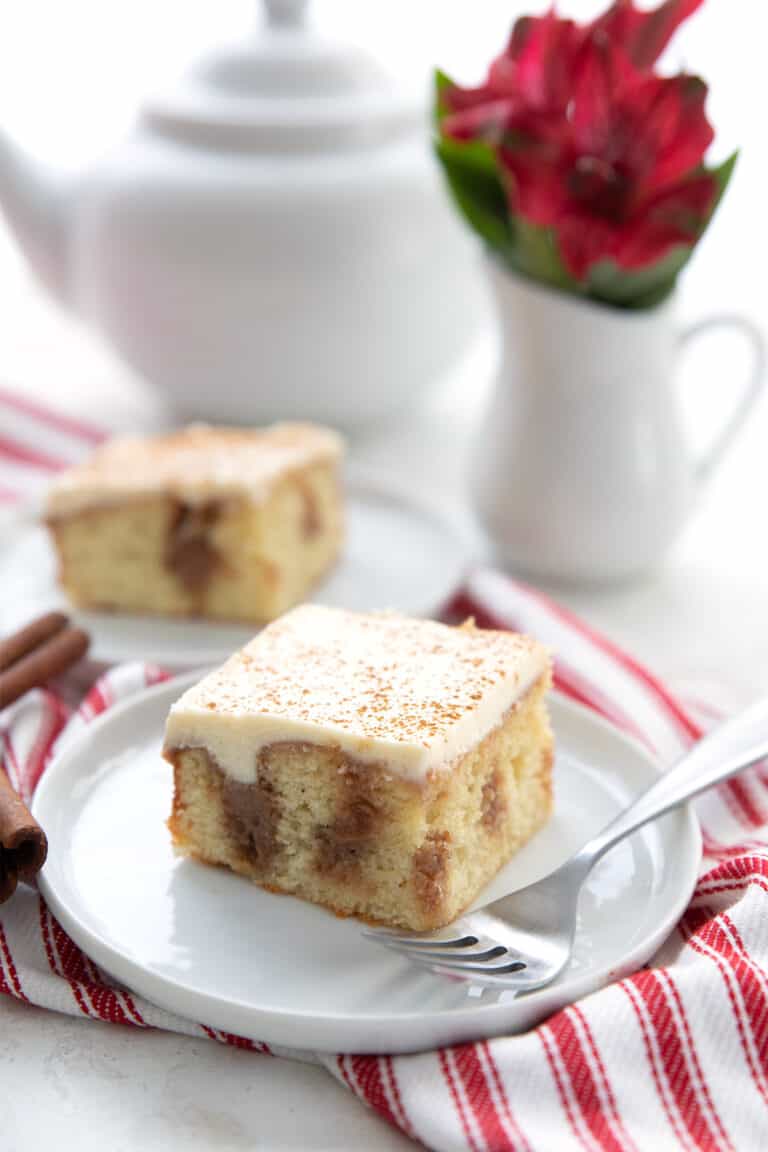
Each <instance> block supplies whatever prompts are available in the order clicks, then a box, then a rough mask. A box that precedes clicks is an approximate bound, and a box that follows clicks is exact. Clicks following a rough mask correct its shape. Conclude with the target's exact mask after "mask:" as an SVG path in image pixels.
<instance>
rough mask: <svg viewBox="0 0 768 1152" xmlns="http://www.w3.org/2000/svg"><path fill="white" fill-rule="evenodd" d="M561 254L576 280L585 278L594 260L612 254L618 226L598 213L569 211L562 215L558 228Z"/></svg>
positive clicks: (596, 260)
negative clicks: (571, 213)
mask: <svg viewBox="0 0 768 1152" xmlns="http://www.w3.org/2000/svg"><path fill="white" fill-rule="evenodd" d="M556 233H557V238H558V241H559V245H560V255H561V256H562V258H563V262H564V264H565V266H566V268H567V269H568V271H569V272H570V273H571V275H572V276H573V277H574V279H576V280H580V281H583V280H584V278H585V277H586V275H587V272H588V271H589V269H590V268H591V266H592V265H593V264H596V263H597V262H598V261H599V260H604V259H605V258H606V257H607V256H610V255H612V253H613V250H614V248H615V243H616V229H615V227H614V226H613V225H611V224H610V223H609V222H608V221H607V220H602V219H600V218H599V217H595V216H585V215H578V214H574V215H569V216H564V217H562V218H561V219H560V221H559V223H558V225H557V229H556Z"/></svg>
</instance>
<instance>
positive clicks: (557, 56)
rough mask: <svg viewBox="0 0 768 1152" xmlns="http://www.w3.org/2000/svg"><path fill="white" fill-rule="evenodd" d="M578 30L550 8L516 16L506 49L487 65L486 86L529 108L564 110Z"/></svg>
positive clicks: (576, 26)
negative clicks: (545, 11) (534, 13)
mask: <svg viewBox="0 0 768 1152" xmlns="http://www.w3.org/2000/svg"><path fill="white" fill-rule="evenodd" d="M582 34H583V32H582V29H581V28H579V26H578V25H577V24H575V23H574V22H573V20H561V19H560V18H559V17H558V16H557V15H556V14H555V11H554V8H552V9H550V11H549V12H547V13H546V15H544V16H522V17H520V19H519V20H517V21H516V22H515V25H514V27H513V29H512V34H511V36H510V39H509V44H508V46H507V50H506V52H504V53H503V54H502V55H501V56H499V57H498V58H497V59H496V60H494V62H493V64H492V65H491V67H490V69H489V72H488V83H489V85H490V87H491V88H493V89H494V90H495V91H496V92H499V93H504V94H505V95H514V96H516V97H518V98H519V99H520V100H522V101H524V102H525V103H526V104H527V105H528V106H530V107H531V108H534V109H539V110H542V111H560V112H563V113H564V112H565V109H566V107H567V105H568V100H569V99H570V83H569V77H570V71H571V62H572V60H573V57H574V54H575V52H576V50H577V48H578V45H579V43H580V40H581V36H582Z"/></svg>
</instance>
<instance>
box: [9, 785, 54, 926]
mask: <svg viewBox="0 0 768 1152" xmlns="http://www.w3.org/2000/svg"><path fill="white" fill-rule="evenodd" d="M47 855H48V840H47V839H46V835H45V832H43V830H42V828H41V827H40V825H39V824H38V823H37V821H36V820H35V818H34V816H32V814H31V812H30V811H29V809H28V808H27V806H26V804H25V803H24V801H23V800H22V799H21V797H20V796H17V795H16V793H15V792H14V790H13V788H12V787H11V782H10V780H9V779H8V777H7V776H6V775H5V773H4V772H2V771H0V904H2V903H3V901H4V900H7V899H8V898H9V896H12V895H13V893H14V891H15V890H16V884H17V881H18V880H31V879H32V877H33V876H36V875H37V873H38V872H39V871H40V869H41V868H42V866H43V864H44V863H45V858H46V856H47Z"/></svg>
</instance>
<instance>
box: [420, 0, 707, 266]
mask: <svg viewBox="0 0 768 1152" xmlns="http://www.w3.org/2000/svg"><path fill="white" fill-rule="evenodd" d="M700 3H701V0H667V3H665V4H662V6H661V7H660V8H657V9H656V10H654V11H651V12H639V11H637V10H635V8H634V7H633V5H632V3H631V0H616V3H614V4H613V6H612V7H611V8H610V9H609V10H608V12H606V13H605V14H604V15H603V16H601V17H599V18H598V19H597V20H595V21H594V22H593V23H592V24H590V25H588V26H586V27H580V26H579V25H576V24H574V23H573V21H571V20H560V19H558V18H557V17H556V16H555V14H554V12H550V13H548V14H547V15H546V16H543V17H541V18H528V19H523V20H520V21H518V22H517V24H516V25H515V28H514V30H513V33H512V37H511V39H510V43H509V46H508V48H507V51H506V52H505V53H504V54H503V55H502V56H501V57H499V58H498V59H497V60H496V61H494V63H493V64H492V65H491V68H490V70H489V74H488V79H487V82H486V84H485V85H483V86H482V88H479V89H461V88H450V89H448V92H447V93H446V95H445V103H446V106H447V108H448V109H449V111H448V114H447V115H446V116H445V119H444V120H443V123H442V131H443V133H444V134H445V135H446V136H450V137H453V138H454V139H458V140H466V139H471V138H481V139H484V140H486V141H488V142H489V143H490V144H492V145H493V146H494V148H495V149H496V153H497V157H498V160H499V162H500V165H501V169H502V173H503V174H504V176H505V182H506V185H507V189H508V197H509V201H510V206H511V209H512V211H513V212H514V213H519V214H520V215H521V216H523V217H525V218H526V219H527V220H529V221H531V222H532V223H534V224H538V225H542V226H545V227H550V228H553V229H554V230H555V233H556V235H557V238H558V240H559V246H560V251H561V255H562V257H563V260H564V262H565V264H566V266H567V267H568V269H569V271H570V272H571V273H572V275H573V276H575V277H576V278H577V279H583V277H584V276H585V274H586V273H587V271H588V270H589V268H590V266H591V265H592V264H594V263H596V262H598V261H600V260H603V259H606V258H610V259H613V260H615V261H616V263H618V264H619V265H620V266H622V267H624V268H639V267H642V266H644V265H647V264H650V263H653V262H654V261H656V260H658V259H660V258H661V257H663V256H664V255H665V254H666V253H667V252H668V251H669V249H670V248H672V247H674V246H676V245H679V244H687V245H690V244H692V243H693V242H694V241H695V239H696V237H697V236H698V235H699V233H700V231H701V229H702V227H703V225H704V223H705V221H706V218H707V216H708V214H709V211H710V210H711V208H712V205H713V202H714V198H715V194H716V186H715V181H714V179H713V178H712V177H711V176H709V175H707V174H706V173H702V172H701V171H700V170H699V169H700V165H701V161H702V158H703V156H704V153H705V151H706V149H707V147H708V146H709V144H710V143H711V141H712V138H713V131H712V128H711V126H710V124H709V122H708V121H707V118H706V115H705V113H704V101H705V97H706V86H705V85H704V83H703V82H702V81H701V80H699V79H697V78H696V77H694V76H688V75H684V74H681V75H679V76H675V77H672V78H662V77H659V76H656V75H654V74H653V72H651V71H649V69H650V67H651V66H652V65H653V63H654V61H655V60H656V59H657V57H658V55H659V54H660V52H661V51H662V50H663V48H664V47H665V46H666V44H667V42H668V41H669V38H670V36H671V35H672V33H673V32H674V30H675V28H676V27H677V25H678V24H679V23H680V22H681V21H682V20H684V19H685V18H686V17H687V16H688V15H690V14H691V12H693V11H694V10H695V9H696V8H697V7H698V6H699V4H700Z"/></svg>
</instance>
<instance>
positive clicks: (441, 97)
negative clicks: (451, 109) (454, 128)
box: [432, 68, 456, 128]
mask: <svg viewBox="0 0 768 1152" xmlns="http://www.w3.org/2000/svg"><path fill="white" fill-rule="evenodd" d="M434 83H435V102H434V106H433V109H432V111H433V116H434V123H435V127H437V128H439V127H440V125H441V124H442V122H443V119H444V118H445V115H446V113H447V112H448V104H447V102H446V99H445V93H446V91H447V89H448V88H455V87H456V83H455V81H454V80H451V78H450V76H449V75H448V74H447V72H441V71H440V69H439V68H437V69H435V81H434Z"/></svg>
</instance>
